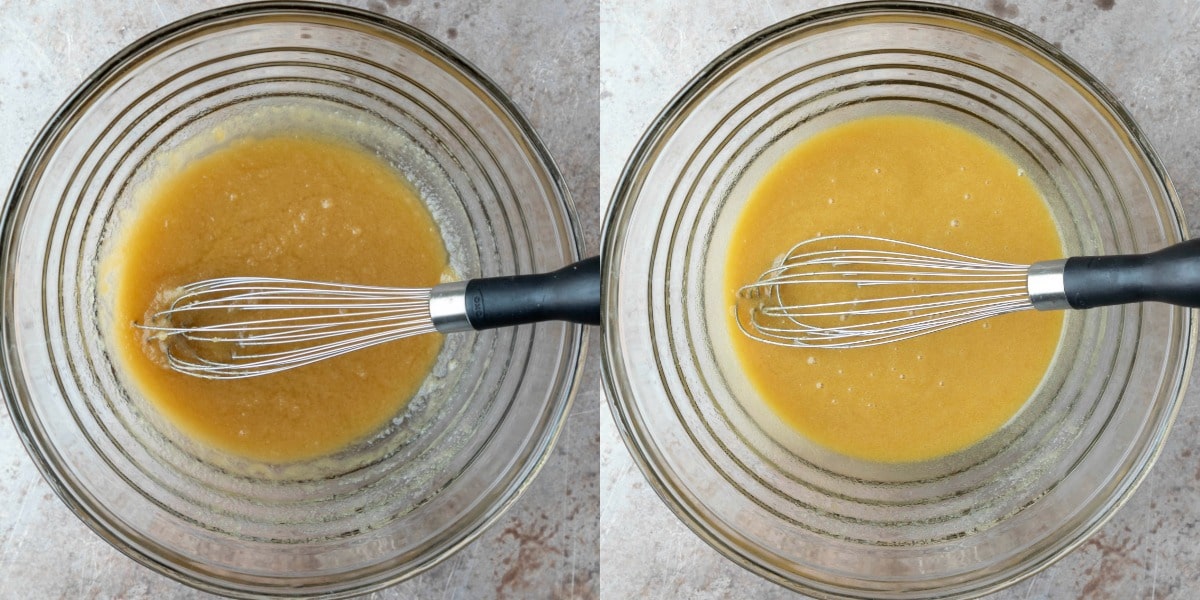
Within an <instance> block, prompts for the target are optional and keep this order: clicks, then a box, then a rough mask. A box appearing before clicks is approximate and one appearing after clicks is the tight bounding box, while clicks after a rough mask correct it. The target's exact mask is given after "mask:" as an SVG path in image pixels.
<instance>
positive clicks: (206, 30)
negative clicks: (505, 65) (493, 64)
mask: <svg viewBox="0 0 1200 600" xmlns="http://www.w3.org/2000/svg"><path fill="white" fill-rule="evenodd" d="M297 108H299V109H303V110H302V111H301V113H302V112H303V111H310V112H309V113H306V114H320V115H322V118H319V119H298V118H297V117H296V115H297V114H301V113H297V112H296V109H297ZM233 124H237V126H233ZM305 128H307V129H312V130H314V131H317V132H319V133H323V134H327V135H337V136H339V137H341V138H344V139H345V140H347V141H349V142H351V143H354V144H358V145H359V146H361V147H363V148H366V149H368V150H370V151H372V152H375V153H377V154H378V155H379V156H381V157H383V158H384V159H386V160H388V161H390V162H391V163H392V164H394V165H395V166H396V167H397V168H399V169H401V170H402V171H403V172H404V173H405V174H406V175H407V176H408V178H409V179H410V180H411V181H412V182H413V183H414V184H416V186H417V187H418V188H419V189H420V190H421V191H422V193H423V195H424V197H425V198H426V200H428V202H429V204H430V205H431V208H432V210H433V213H434V214H435V217H436V219H437V220H438V223H439V225H440V226H441V229H442V232H443V237H444V238H446V240H447V244H448V246H449V249H450V251H451V262H452V263H453V266H454V267H455V268H456V269H457V270H458V272H459V273H460V274H461V275H462V276H464V277H475V276H492V275H501V274H515V273H528V272H539V271H546V270H551V269H556V268H559V267H561V266H563V265H565V264H568V263H571V262H573V261H574V260H577V259H578V258H579V254H580V244H581V242H580V236H579V232H578V228H577V225H576V220H575V216H574V212H573V208H572V205H571V202H570V198H569V196H568V193H567V190H566V188H565V185H564V183H563V180H562V178H561V177H560V176H559V173H558V171H557V169H556V167H555V166H554V164H553V162H552V160H551V159H550V157H549V155H548V154H547V151H546V149H545V147H544V146H543V145H542V143H541V142H540V141H539V140H538V138H537V136H536V135H535V134H534V132H533V131H532V129H531V128H530V126H529V124H528V122H527V121H526V120H525V119H524V118H523V117H522V116H521V115H520V114H519V113H518V112H517V110H516V109H515V107H514V106H513V105H512V104H511V102H509V100H507V99H506V97H505V96H504V94H503V93H502V92H501V91H500V90H498V89H497V88H496V86H495V85H494V84H492V83H491V82H490V81H489V80H488V79H487V78H486V77H485V76H483V75H482V74H481V73H480V72H479V71H477V70H476V69H475V68H474V67H472V66H471V65H470V64H468V63H467V62H466V61H464V60H463V59H462V58H460V57H458V56H457V55H455V54H454V53H453V52H452V51H450V50H449V49H447V48H446V47H444V46H443V45H441V44H440V43H438V42H436V41H435V40H433V39H432V38H430V37H429V36H427V35H425V34H423V33H421V32H420V31H417V30H415V29H413V28H411V27H408V26H405V25H403V24H401V23H397V22H395V21H392V20H389V19H386V18H383V17H380V16H377V15H372V14H369V13H365V12H361V11H357V10H351V9H345V8H338V7H333V6H327V5H312V4H300V3H289V4H254V5H248V6H240V7H232V8H226V9H220V10H215V11H211V12H207V13H204V14H200V15H197V16H194V17H191V18H188V19H185V20H183V21H180V22H178V23H175V24H173V25H170V26H168V27H165V28H163V29H160V30H158V31H156V32H154V33H152V34H151V35H149V36H147V37H145V38H143V39H141V40H139V41H138V42H136V43H135V44H133V45H132V46H130V47H129V48H127V49H126V50H124V51H122V52H121V53H120V54H119V55H117V56H116V57H114V58H113V59H112V60H110V61H108V62H107V63H105V64H104V65H103V66H102V67H101V68H100V69H99V70H98V71H97V72H96V73H95V74H93V75H92V76H91V77H89V78H88V79H87V80H86V81H85V82H84V83H83V85H82V86H81V87H80V88H79V89H78V90H77V91H76V92H75V93H74V94H73V95H72V96H71V97H70V99H69V100H68V101H67V102H66V103H65V104H64V105H63V106H62V108H60V109H59V111H58V112H57V113H56V114H55V116H54V117H53V119H52V120H51V121H50V123H49V124H48V125H47V126H46V128H45V129H44V130H43V131H42V132H41V134H40V135H39V137H38V139H37V141H36V142H35V143H34V145H33V147H32V148H31V149H30V151H29V153H28V155H27V156H26V158H25V161H24V163H23V164H22V166H21V168H20V170H19V172H18V174H17V177H16V180H15V183H14V185H13V188H12V191H11V194H10V196H9V198H8V204H7V207H6V210H5V213H4V227H3V234H2V235H3V263H2V266H0V269H2V274H3V281H4V297H3V306H4V309H3V312H4V318H3V323H2V327H3V336H4V347H3V364H4V376H3V386H4V394H5V399H6V401H7V403H8V407H9V412H10V413H11V415H12V418H13V420H14V421H15V423H16V426H17V429H18V432H19V433H20V435H21V438H22V440H23V441H24V443H25V445H26V447H27V448H28V450H29V453H30V455H31V456H32V457H33V459H34V461H35V462H36V463H37V465H38V468H39V469H41V471H42V473H43V474H44V475H45V477H46V479H47V480H48V481H49V483H50V484H51V486H52V487H53V488H54V489H55V491H56V492H57V493H58V495H59V496H60V497H61V498H62V499H63V501H64V502H66V503H67V505H68V506H69V507H70V508H71V509H72V510H73V511H74V512H75V513H76V514H77V515H78V516H79V517H80V518H81V519H82V520H83V521H84V522H86V523H87V524H88V525H89V526H90V527H91V528H92V529H94V530H95V531H96V532H97V533H98V534H99V535H100V536H102V537H103V538H104V539H106V540H107V541H108V542H110V543H111V544H113V545H114V546H115V547H117V548H118V549H120V550H121V551H123V552H124V553H126V554H127V555H129V556H130V557H132V558H134V559H135V560H137V561H139V562H141V563H142V564H144V565H146V566H148V567H150V568H151V569H154V570H155V571H158V572H160V573H163V574H166V575H169V576H171V577H174V578H176V579H179V580H181V581H183V582H185V583H188V584H190V585H193V586H196V587H199V588H202V589H206V590H210V591H214V592H219V593H222V594H228V595H234V596H256V595H262V594H279V595H317V594H325V595H334V596H338V595H350V594H357V593H362V592H365V591H369V590H371V589H375V588H379V587H383V586H386V585H389V584H392V583H395V582H396V581H399V580H401V579H403V578H405V577H408V576H411V575H414V574H416V573H419V572H421V571H422V570H425V569H427V568H429V567H430V566H432V565H433V564H435V563H436V562H437V561H439V560H441V559H443V558H445V557H446V556H447V555H449V554H450V553H452V552H453V551H455V550H456V549H458V548H460V547H462V546H463V545H464V544H466V543H467V542H468V541H470V540H471V539H473V538H474V537H475V536H476V535H478V534H479V533H480V532H481V531H482V530H483V528H485V527H486V526H487V525H488V524H490V523H491V522H492V521H493V520H494V519H495V518H496V517H497V516H498V515H499V514H500V513H501V512H502V511H503V510H504V509H505V508H506V507H508V506H509V505H510V504H511V503H512V502H513V501H514V500H515V499H516V498H517V496H518V495H519V494H520V493H521V491H522V490H523V489H524V488H525V487H526V486H527V485H528V483H529V482H530V480H531V478H532V477H533V476H534V475H535V474H536V472H537V471H538V469H539V467H540V466H541V465H542V463H543V461H544V460H545V459H546V457H547V456H548V454H549V451H550V449H551V447H552V446H553V444H554V441H555V439H556V436H557V434H558V432H559V430H560V427H561V425H562V423H563V421H564V419H565V417H566V414H567V411H568V407H569V405H570V402H571V398H572V396H573V393H574V390H575V387H576V383H577V381H578V376H579V369H580V366H581V361H580V358H581V356H580V355H581V349H582V347H583V343H584V329H583V328H582V327H578V326H574V325H565V324H553V323H550V324H540V325H537V326H523V327H517V328H509V329H503V330H495V331H489V332H484V333H478V334H460V335H452V336H447V338H446V343H445V345H444V348H443V351H442V353H441V355H440V356H439V359H438V364H437V366H436V367H435V370H434V374H433V376H431V377H430V378H429V380H428V381H427V382H426V385H425V386H424V387H423V388H422V390H421V392H420V393H419V394H418V397H417V398H416V399H414V401H413V402H412V403H411V404H410V405H409V406H408V408H406V409H405V411H404V412H403V414H401V415H397V417H396V418H395V419H394V420H393V421H392V422H391V424H390V425H389V426H388V427H387V428H386V430H385V431H382V432H380V433H379V434H378V435H376V436H374V437H373V438H372V439H371V440H368V441H365V442H363V443H359V444H357V445H355V446H354V447H352V448H349V449H347V450H346V451H344V452H341V453H340V454H338V455H336V456H333V457H327V458H324V459H321V460H315V461H310V462H308V463H303V464H291V465H256V464H253V463H250V462H247V461H241V460H238V459H237V458H236V457H230V456H222V455H220V454H219V453H217V452H215V451H212V450H209V449H206V448H203V447H199V446H197V445H196V444H193V443H192V442H191V441H189V440H188V439H187V438H186V437H184V436H182V435H180V434H179V433H178V432H177V431H175V430H174V428H173V427H172V426H171V425H170V424H169V423H165V422H163V421H162V419H160V418H159V417H158V415H157V414H156V413H155V412H154V410H153V409H151V408H149V407H148V405H147V404H146V401H145V399H144V398H142V397H140V396H139V395H138V393H137V392H136V391H134V389H133V387H132V386H129V385H127V384H126V383H125V382H124V380H123V378H122V375H121V372H120V369H119V368H118V367H117V366H116V365H114V364H113V362H112V358H111V356H110V353H109V351H108V346H107V345H106V341H105V336H104V335H103V327H104V320H105V318H106V310H107V309H106V299H105V297H104V294H102V293H101V292H98V287H102V284H103V282H98V280H97V278H98V271H97V258H98V257H99V256H100V255H101V253H102V252H103V248H104V240H105V236H106V234H107V232H108V231H109V229H110V228H111V227H112V225H113V223H114V222H116V221H117V220H118V219H119V218H120V215H121V213H122V211H123V210H125V209H126V208H127V207H129V206H130V204H131V202H133V198H134V197H135V196H136V195H137V193H138V189H139V187H138V186H139V184H141V183H144V182H145V181H146V180H147V179H148V178H149V177H150V176H151V175H152V174H153V173H154V171H155V170H156V169H157V168H159V167H160V166H161V165H162V163H164V162H169V160H168V158H166V157H170V156H173V155H174V156H178V155H179V152H183V151H187V152H194V153H197V154H202V153H204V152H207V151H209V150H211V149H212V148H213V147H218V146H219V145H220V143H221V141H222V139H225V140H228V139H232V138H235V137H237V136H238V135H258V134H267V133H271V132H273V131H278V130H288V131H295V130H298V129H305ZM214 131H224V132H225V133H224V134H223V135H225V138H222V134H213V132H214ZM205 140H208V141H207V142H206V141H205ZM206 144H207V145H206ZM130 259H132V260H136V257H131V258H130Z"/></svg>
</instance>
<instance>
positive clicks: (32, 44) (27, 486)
mask: <svg viewBox="0 0 1200 600" xmlns="http://www.w3.org/2000/svg"><path fill="white" fill-rule="evenodd" d="M220 4H228V2H214V1H211V0H205V1H200V2H196V1H191V2H184V1H168V0H161V1H153V2H138V1H133V0H123V1H119V2H107V3H105V2H100V3H91V2H82V3H81V2H76V1H73V0H48V1H43V2H0V131H2V132H4V136H5V140H6V141H5V143H4V144H0V181H3V183H0V186H3V187H4V189H5V190H7V188H8V186H9V184H10V182H11V179H12V177H13V175H14V174H15V172H16V169H17V165H18V164H19V162H20V160H21V158H22V157H23V156H24V153H25V150H26V148H28V147H29V145H30V144H31V143H32V142H33V139H34V136H35V135H36V134H37V132H38V130H39V129H40V128H41V127H42V126H43V125H44V124H45V122H46V120H47V119H49V117H50V115H51V114H52V113H53V111H54V110H55V109H56V107H57V106H58V105H59V104H60V103H61V102H62V101H63V100H65V99H66V97H67V95H68V94H69V93H70V92H71V91H72V90H73V89H74V88H75V86H77V85H78V84H79V82H80V81H82V80H83V78H84V77H85V76H87V74H89V73H91V72H92V70H94V69H95V68H96V67H97V66H99V65H100V63H101V62H103V61H104V60H105V59H107V58H108V57H109V56H111V55H112V54H114V53H115V52H117V51H118V50H120V49H121V48H122V47H124V46H126V45H127V44H129V43H131V42H133V41H134V40H136V39H137V38H139V37H141V36H142V35H144V34H146V33H149V32H150V31H152V30H153V29H155V28H157V27H159V26H161V25H164V24H166V23H169V22H171V21H174V20H176V19H179V18H181V17H183V16H185V15H187V14H190V13H193V12H199V11H202V10H205V9H208V8H213V7H215V6H218V5H220ZM351 4H355V5H357V6H358V7H360V8H365V9H368V10H372V11H375V12H381V13H386V14H388V15H390V16H392V17H395V18H396V19H399V20H401V21H406V22H408V23H411V24H413V25H415V26H417V27H419V28H421V29H423V30H425V31H426V32H428V33H430V34H431V35H433V36H434V37H436V38H438V39H439V40H441V41H443V42H445V43H446V44H448V45H449V46H450V47H452V48H454V49H455V50H456V51H458V52H459V53H460V54H462V55H463V56H464V57H466V58H467V60H469V61H471V62H473V63H475V65H476V66H478V67H479V68H480V69H481V70H483V71H484V72H485V73H487V74H488V75H489V76H490V77H491V78H492V79H493V80H494V81H496V82H497V84H499V86H500V88H501V89H503V90H505V91H506V92H508V94H509V95H510V96H512V98H513V99H514V100H515V102H516V104H517V106H518V107H520V108H521V110H522V111H523V112H524V113H525V115H526V116H527V117H529V119H530V120H531V121H532V122H533V126H534V128H535V129H536V130H537V131H538V132H539V133H540V134H541V136H542V139H543V140H544V141H545V142H546V144H547V145H548V146H549V148H550V151H551V153H552V154H553V155H554V157H555V158H556V160H557V162H558V165H559V167H560V168H561V169H562V171H563V174H564V176H565V177H566V179H567V183H568V185H569V186H570V189H571V191H572V193H573V195H574V198H575V202H576V206H577V208H578V212H579V215H580V219H581V222H582V228H583V230H584V232H585V235H586V238H587V245H588V249H589V252H590V253H594V252H595V251H596V249H597V247H598V240H599V226H598V222H599V213H600V209H599V195H598V193H597V189H598V181H599V178H598V164H599V140H598V137H599V126H598V123H599V114H598V110H599V108H598V107H599V100H598V97H597V94H596V90H597V89H599V81H598V74H599V58H598V53H599V38H598V37H597V29H596V28H597V23H598V6H597V4H596V3H595V2H594V1H592V0H582V1H568V2H561V1H559V0H536V1H528V2H517V3H510V2H504V1H502V0H436V1H428V0H388V1H387V2H382V1H380V0H370V1H367V2H357V3H353V2H352V3H351ZM598 348H599V346H598V344H597V343H596V337H595V336H593V337H592V340H591V342H590V345H589V349H588V358H587V361H588V363H589V365H592V366H594V365H596V364H598V363H599V359H598ZM603 401H604V400H603V396H602V394H601V392H600V378H599V376H598V372H597V370H596V369H595V368H592V369H588V371H587V376H586V377H585V378H584V380H583V382H582V385H581V388H580V391H579V394H578V396H577V397H576V399H575V405H574V407H573V410H572V412H571V414H570V416H569V417H568V419H567V422H566V426H565V428H564V430H563V431H562V434H561V436H560V437H559V440H558V445H557V447H556V449H555V450H554V454H553V456H552V457H551V458H550V459H549V461H548V462H547V463H546V465H545V467H544V469H543V470H542V472H541V474H540V476H539V477H538V478H537V479H536V480H535V481H534V482H533V484H532V486H531V487H530V488H529V489H528V490H527V491H526V492H525V494H524V495H523V496H522V497H521V498H520V499H519V500H518V501H517V503H516V505H515V506H513V507H512V508H511V509H510V510H509V511H508V513H506V514H505V515H504V516H503V517H502V518H501V519H500V521H499V522H497V523H496V524H495V525H493V526H492V527H491V528H490V529H489V530H487V531H486V532H484V534H483V535H482V537H481V538H480V539H479V540H477V541H476V542H475V543H473V544H471V545H469V546H467V547H466V548H464V549H463V550H462V551H461V552H459V553H457V554H455V555H454V556H452V557H451V558H449V559H448V560H446V561H445V562H443V563H442V564H440V565H438V566H437V567H435V568H434V569H433V570H431V571H429V572H427V573H425V574H423V575H421V576H419V577H417V578H415V579H412V580H410V581H407V582H404V583H402V584H400V585H398V586H395V587H392V588H389V589H387V590H384V591H382V592H379V593H376V594H372V595H370V597H372V598H443V599H452V598H454V599H463V598H466V599H474V598H522V599H523V598H551V597H555V598H594V597H596V594H597V587H598V572H599V563H598V557H597V547H598V544H597V538H596V535H597V523H598V510H599V495H598V485H597V484H598V478H599V475H598V470H599V464H598V461H597V455H598V452H599V420H600V408H601V406H602V403H603ZM0 412H4V413H5V416H0V421H3V423H0V598H4V599H7V598H14V599H15V598H20V599H23V600H25V599H31V600H37V599H41V598H72V599H73V598H124V599H128V600H140V599H156V600H157V599H163V598H208V597H211V596H209V595H208V594H204V593H201V592H198V591H195V590H192V589H190V588H187V587H184V586H183V585H181V584H178V583H175V582H174V581H172V580H169V579H167V578H165V577H162V576H159V575H157V574H155V573H153V572H151V571H150V570H149V569H147V568H145V567H142V566H141V565H139V564H137V563H135V562H133V561H132V560H130V559H128V558H126V557H125V556H124V555H122V554H121V553H120V552H118V551H117V550H115V549H113V548H112V547H110V546H109V545H108V544H107V543H105V542H103V541H101V540H100V538H99V537H97V536H96V535H94V534H93V533H92V532H91V530H89V529H88V528H87V527H85V526H84V525H83V523H81V522H80V521H79V520H78V519H77V518H75V517H74V516H73V515H72V514H71V513H70V512H69V511H68V510H67V509H66V507H65V506H64V505H63V504H62V503H61V502H60V501H59V500H58V498H57V497H56V496H55V495H54V494H53V492H52V491H51V490H50V487H49V486H48V485H47V484H46V483H45V482H44V481H43V480H42V478H41V476H40V475H39V474H38V472H37V470H36V469H35V468H34V466H33V463H32V461H31V460H30V459H29V457H28V456H27V455H26V453H25V449H24V448H23V447H22V446H21V444H20V442H19V440H18V439H17V436H16V432H15V430H14V429H13V427H12V425H11V423H10V422H9V419H8V418H7V410H6V409H5V408H4V407H3V406H2V405H0Z"/></svg>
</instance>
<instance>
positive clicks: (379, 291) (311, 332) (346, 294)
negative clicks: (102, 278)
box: [137, 277, 436, 379]
mask: <svg viewBox="0 0 1200 600" xmlns="http://www.w3.org/2000/svg"><path fill="white" fill-rule="evenodd" d="M177 292H178V296H177V297H176V298H175V299H174V300H172V302H171V304H170V306H169V307H168V308H167V309H165V310H162V311H159V312H156V313H155V314H154V315H153V316H152V318H151V319H150V320H149V322H147V323H143V324H138V325H137V326H138V327H140V328H141V329H144V330H146V331H149V332H151V333H153V334H156V335H159V336H161V337H162V339H164V340H166V341H167V346H166V348H167V360H168V362H169V364H170V366H171V368H173V369H175V370H177V371H180V372H183V373H188V374H190V375H197V376H202V377H208V378H213V379H232V378H240V377H250V376H257V375H265V374H269V373H274V372H278V371H284V370H287V369H291V368H295V367H299V366H303V365H306V364H310V363H313V362H317V361H319V360H324V359H326V358H330V357H333V356H337V355H340V354H345V353H347V352H352V351H354V350H358V349H361V348H366V347H369V346H373V345H376V344H380V343H384V342H389V341H394V340H398V339H403V338H406V337H411V336H415V335H422V334H426V333H432V332H434V331H436V329H435V328H434V325H433V322H432V320H431V319H430V315H429V298H430V292H431V291H430V289H428V288H388V287H376V286H364V285H348V284H336V283H327V282H319V281H304V280H296V279H277V278H262V277H253V278H251V277H225V278H218V279H209V280H205V281H200V282H196V283H191V284H188V285H184V286H182V287H180V288H179V289H178V290H177Z"/></svg>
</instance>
